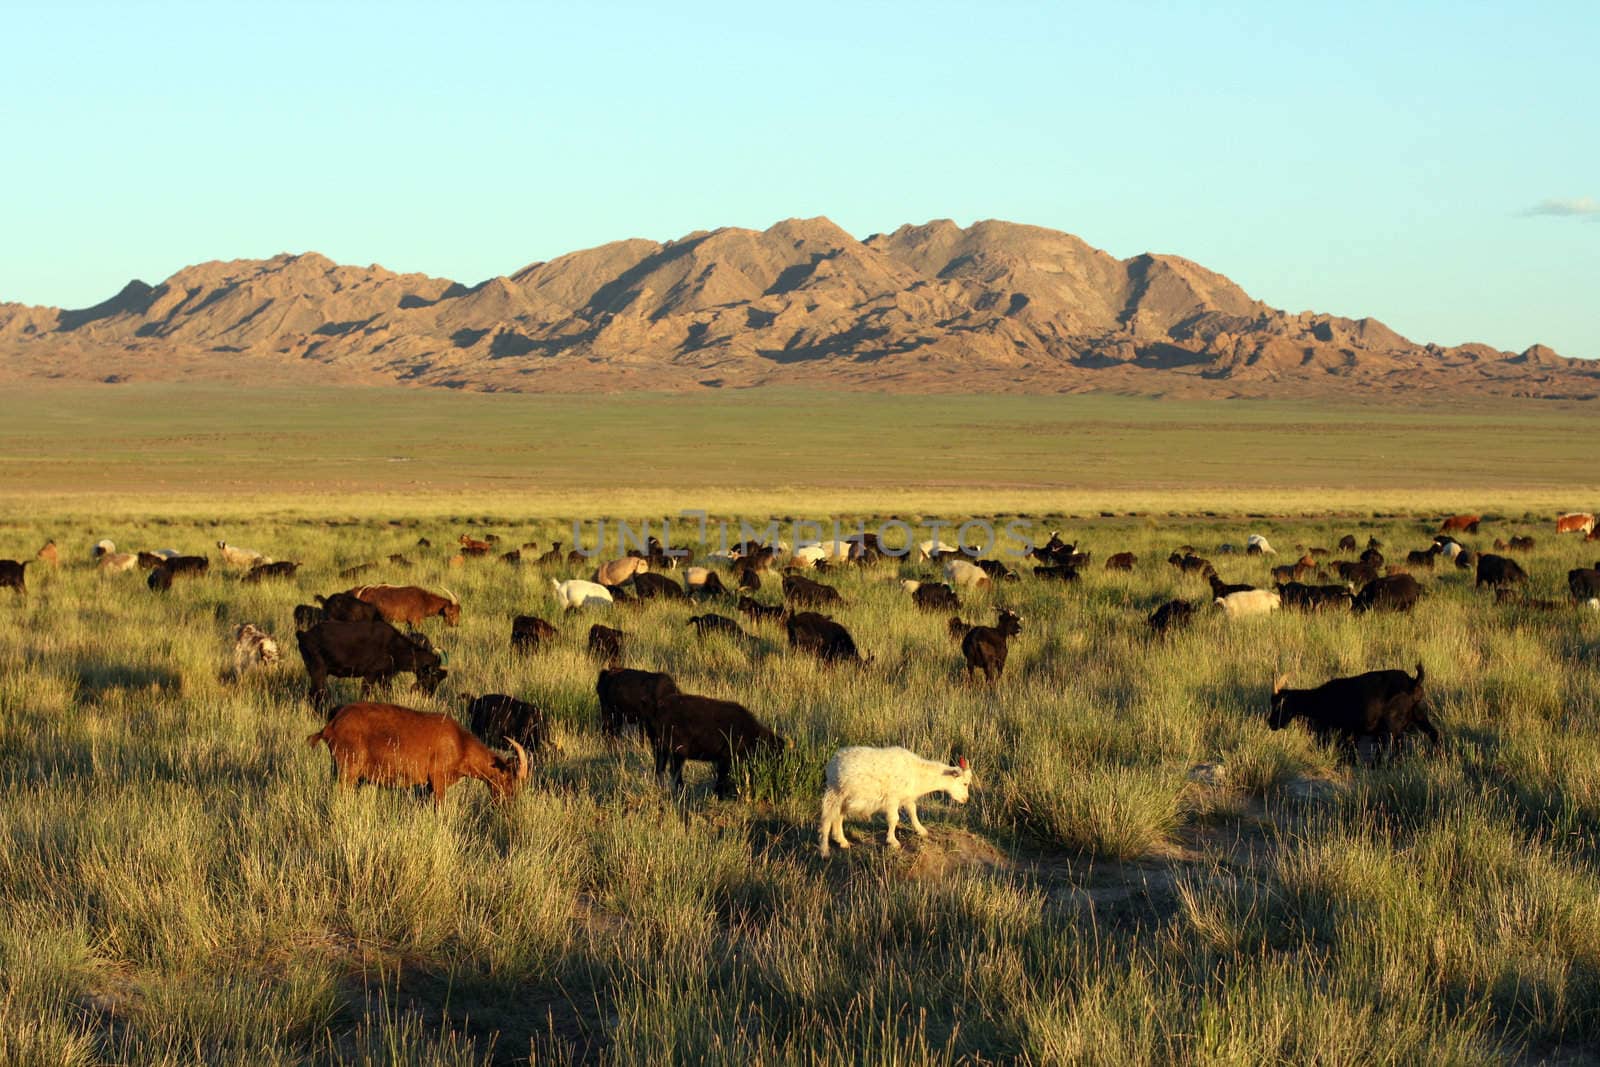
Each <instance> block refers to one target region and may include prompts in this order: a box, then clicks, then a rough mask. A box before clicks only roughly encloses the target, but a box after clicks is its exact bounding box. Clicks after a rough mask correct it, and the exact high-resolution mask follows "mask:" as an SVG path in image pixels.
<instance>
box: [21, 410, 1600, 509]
mask: <svg viewBox="0 0 1600 1067" xmlns="http://www.w3.org/2000/svg"><path fill="white" fill-rule="evenodd" d="M1593 418H1594V416H1593V413H1592V411H1591V408H1590V407H1588V406H1584V405H1561V404H1553V403H1546V402H1536V401H1525V402H1506V403H1499V404H1495V405H1492V406H1484V407H1481V408H1476V409H1470V410H1462V409H1461V407H1460V406H1459V405H1456V406H1453V407H1450V408H1443V407H1430V406H1428V404H1427V403H1426V398H1425V397H1419V398H1417V400H1416V402H1415V403H1413V404H1407V405H1396V406H1392V407H1381V406H1378V407H1374V406H1359V407H1357V406H1342V407H1341V406H1340V405H1338V404H1328V403H1325V402H1317V403H1311V402H1303V403H1293V402H1269V401H1250V402H1240V401H1176V400H1152V399H1148V398H1136V397H1116V396H1051V397H983V396H952V397H911V396H879V395H867V394H854V393H845V394H832V393H818V392H800V391H784V390H761V391H754V392H748V393H730V394H727V395H716V396H711V397H701V396H695V397H661V396H652V395H639V394H629V395H623V396H599V397H583V396H576V397H573V396H526V395H511V394H498V395H497V394H475V393H448V392H441V391H439V390H427V391H422V390H405V389H395V388H387V389H357V388H347V389H333V388H320V389H301V390H288V389H270V388H268V389H258V390H251V391H248V392H247V391H242V390H238V389H235V388H222V387H206V386H194V385H185V386H175V385H115V386H112V385H103V386H60V385H58V386H48V387H40V386H17V387H13V388H11V389H8V390H6V393H5V396H4V397H3V398H0V486H3V487H4V488H3V490H0V499H5V500H8V501H10V502H12V503H13V504H14V505H17V506H25V507H29V508H39V507H44V508H46V509H47V510H49V511H52V512H58V511H78V510H81V507H80V503H79V501H81V497H78V496H77V495H76V494H79V493H82V492H93V493H95V494H97V495H99V496H100V498H101V504H100V507H99V508H98V512H97V513H98V514H99V515H100V516H101V517H102V518H104V517H108V516H110V515H112V514H120V513H126V514H130V515H139V514H149V513H151V512H152V511H156V512H158V513H161V514H169V515H171V514H183V515H210V514H218V513H223V514H229V515H240V516H243V515H260V514H262V513H263V512H266V511H283V512H294V513H301V514H314V515H340V514H372V513H375V512H378V511H380V510H391V509H394V508H396V507H400V508H402V509H405V511H404V513H407V514H414V513H416V511H417V509H418V508H423V507H426V508H428V509H430V513H432V514H438V513H440V511H441V510H443V511H444V512H446V513H448V512H451V511H462V510H466V511H468V512H471V511H480V512H481V511H484V510H485V509H488V510H492V512H493V513H496V514H506V513H510V514H516V515H538V516H553V515H573V514H593V513H596V512H600V511H603V510H604V509H606V508H623V509H624V510H625V511H627V512H629V513H635V514H637V513H641V512H648V513H650V514H661V513H663V512H675V511H676V510H677V509H678V508H680V507H701V508H707V509H712V510H730V509H732V508H733V507H736V506H737V507H750V508H759V509H762V510H768V511H778V512H780V513H781V512H782V511H783V510H785V509H788V508H791V507H793V506H794V504H795V502H796V501H798V500H804V501H806V502H807V504H808V506H810V507H813V508H823V509H826V510H829V511H841V510H844V511H888V510H893V509H908V510H914V509H929V508H933V509H938V508H946V509H949V510H953V511H965V512H968V513H972V512H992V511H1003V510H1008V509H1010V510H1043V509H1046V508H1065V509H1067V510H1073V509H1078V510H1086V511H1088V513H1089V514H1094V513H1095V511H1096V510H1099V509H1107V508H1109V509H1112V510H1115V511H1117V512H1119V513H1121V512H1125V511H1129V510H1139V511H1155V512H1158V513H1165V512H1166V511H1169V510H1172V509H1180V510H1186V511H1199V510H1202V509H1216V508H1218V507H1219V506H1220V507H1221V508H1223V509H1224V510H1227V509H1236V510H1246V509H1248V510H1262V509H1267V510H1271V511H1274V512H1276V513H1313V514H1325V513H1327V511H1328V510H1329V509H1330V508H1334V507H1338V508H1344V509H1353V510H1355V511H1357V512H1363V513H1364V512H1370V511H1371V510H1373V509H1374V508H1379V509H1387V510H1400V509H1405V510H1408V511H1409V510H1411V509H1418V510H1430V509H1439V508H1446V509H1448V508H1454V507H1462V508H1468V509H1479V508H1483V507H1486V506H1489V505H1490V504H1491V503H1492V504H1497V505H1499V506H1507V505H1512V504H1515V505H1517V506H1523V507H1529V508H1537V509H1539V510H1550V509H1554V508H1561V509H1568V508H1572V507H1589V506H1592V505H1593V504H1594V501H1595V498H1596V497H1600V473H1597V472H1596V469H1595V464H1594V458H1593V449H1592V448H1591V447H1589V446H1588V442H1589V441H1590V440H1592V432H1591V429H1590V423H1591V422H1592V421H1593Z"/></svg>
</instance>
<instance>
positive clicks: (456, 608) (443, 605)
mask: <svg viewBox="0 0 1600 1067" xmlns="http://www.w3.org/2000/svg"><path fill="white" fill-rule="evenodd" d="M445 592H447V593H449V592H450V590H448V589H446V590H445ZM350 595H351V596H353V597H355V598H356V599H357V600H363V601H366V602H367V603H368V604H371V605H372V606H373V607H375V608H377V609H378V613H379V614H380V615H382V616H383V618H384V621H385V622H403V623H405V624H406V625H408V626H417V625H419V624H420V623H421V622H422V620H423V619H431V618H433V617H434V616H435V615H438V616H440V617H441V618H443V619H444V621H445V625H446V626H454V625H455V624H456V623H458V622H460V621H461V602H460V601H459V600H457V599H456V598H455V594H453V593H452V594H451V595H450V596H449V597H442V596H440V595H439V594H437V593H430V592H428V591H427V590H426V589H423V588H420V587H418V586H415V585H358V586H356V587H355V588H354V589H352V590H350Z"/></svg>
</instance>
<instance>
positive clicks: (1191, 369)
mask: <svg viewBox="0 0 1600 1067" xmlns="http://www.w3.org/2000/svg"><path fill="white" fill-rule="evenodd" d="M0 379H3V380H9V381H17V380H24V379H32V380H40V379H66V380H79V381H106V382H120V381H130V380H132V381H138V380H147V381H161V380H191V379H192V380H215V381H235V382H241V383H267V382H271V383H277V384H286V383H294V382H352V383H355V382H360V383H405V384H414V385H431V386H447V387H452V388H466V389H482V390H509V391H525V392H567V391H585V392H608V391H620V390H631V389H656V390H667V391H678V390H695V389H707V388H738V387H747V386H757V385H766V384H795V385H799V384H804V385H812V386H822V387H827V388H865V389H881V390H892V391H901V392H1028V393H1050V392H1084V391H1091V390H1098V391H1106V392H1121V393H1140V394H1152V395H1173V396H1196V397H1199V396H1267V395H1270V396H1301V395H1306V396H1326V395H1332V394H1352V393H1355V394H1360V395H1362V396H1369V397H1377V396H1384V395H1388V396H1402V395H1403V396H1408V397H1409V396H1419V395H1420V394H1419V393H1417V392H1413V391H1417V390H1421V391H1427V392H1431V393H1439V394H1441V395H1445V396H1450V395H1481V396H1529V397H1543V398H1550V399H1592V398H1594V397H1596V396H1600V361H1587V360H1575V359H1565V358H1563V357H1561V356H1558V355H1557V354H1556V353H1554V352H1552V351H1550V350H1549V349H1547V348H1545V347H1543V346H1540V345H1535V346H1533V347H1532V348H1529V349H1527V350H1526V351H1523V352H1516V353H1513V352H1502V351H1498V350H1496V349H1494V348H1491V347H1489V346H1486V345H1478V344H1466V345H1458V346H1454V347H1441V346H1439V345H1433V344H1419V343H1416V342H1413V341H1410V340H1408V339H1406V338H1404V337H1402V336H1400V335H1399V334H1397V333H1395V332H1394V331H1393V330H1391V329H1389V328H1388V327H1386V326H1384V325H1383V324H1382V323H1380V322H1377V321H1375V320H1373V319H1346V318H1339V317H1336V316H1332V315H1323V314H1314V313H1311V312H1301V313H1297V314H1296V313H1290V312H1286V311H1280V310H1277V309H1274V308H1271V307H1268V306H1267V305H1265V304H1263V303H1261V302H1260V301H1258V300H1254V299H1252V298H1251V297H1250V295H1249V294H1247V293H1246V292H1244V290H1242V289H1241V288H1240V287H1239V286H1237V285H1235V284H1234V283H1233V282H1231V281H1229V280H1228V279H1227V278H1225V277H1223V276H1222V275H1220V274H1216V273H1214V272H1212V271H1209V270H1207V269H1205V268H1204V267H1202V266H1200V265H1198V264H1196V263H1192V262H1190V261H1189V260H1186V259H1182V258H1179V257H1177V256H1168V255H1152V254H1145V255H1140V256H1134V257H1132V258H1130V259H1117V258H1116V257H1114V256H1111V255H1109V254H1108V253H1106V252H1103V251H1101V250H1099V249H1096V248H1093V247H1091V246H1090V245H1088V244H1086V243H1085V242H1083V241H1081V240H1079V239H1078V238H1076V237H1074V236H1072V235H1070V234H1066V233H1061V232H1059V231H1055V230H1048V229H1043V228H1040V227H1036V226H1026V225H1019V224H1016V223H1010V222H998V221H987V222H979V223H975V224H974V225H972V226H969V227H966V228H964V229H963V228H962V227H959V226H957V225H956V224H955V223H953V222H950V221H948V220H939V221H935V222H930V223H927V224H925V225H921V226H903V227H901V228H900V229H898V230H895V231H894V232H893V233H888V234H874V235H872V236H871V237H868V238H866V239H865V240H857V239H856V238H854V237H852V236H851V235H850V234H848V233H846V232H845V231H844V230H842V229H840V228H839V227H838V226H836V225H834V224H833V223H832V222H830V221H828V220H827V219H821V218H819V219H790V220H787V221H785V222H780V223H778V224H777V225H775V226H773V227H771V228H770V229H768V230H764V231H757V230H746V229H735V228H726V229H719V230H712V231H710V232H699V233H692V234H689V235H688V236H686V237H683V238H680V239H678V240H675V241H670V242H667V243H665V244H661V243H658V242H655V241H649V240H642V239H634V240H626V241H617V242H614V243H611V244H606V245H601V246H600V247H598V248H592V249H587V250H585V251H581V252H573V253H571V254H569V255H564V256H561V257H559V258H557V259H553V260H550V261H549V262H544V263H534V264H532V265H530V266H527V267H524V268H523V269H521V270H519V271H517V272H515V273H513V274H511V275H508V276H503V277H496V278H491V279H489V280H488V281H485V282H481V283H479V284H477V285H474V286H471V287H468V286H466V285H463V284H461V283H459V282H455V281H451V280H449V279H446V278H435V277H430V276H428V275H424V274H396V273H394V272H392V271H389V270H385V269H384V268H382V267H379V266H376V265H374V266H369V267H355V266H341V265H339V264H336V263H334V262H332V261H331V260H329V259H327V258H325V257H323V256H321V255H317V254H315V253H307V254H304V255H289V254H284V255H279V256H274V257H273V258H271V259H267V260H233V261H231V262H211V263H202V264H198V265H196V266H192V267H186V268H184V269H183V270H180V271H178V272H177V273H176V274H174V275H172V277H170V278H168V279H166V280H165V281H163V282H161V283H160V284H159V285H154V286H152V285H148V284H146V283H144V282H141V281H132V282H129V283H128V284H127V285H126V286H125V287H124V288H123V289H122V291H121V292H119V293H117V294H116V295H115V296H113V297H111V298H110V299H109V300H106V301H104V302H103V303H100V304H97V305H95V306H94V307H91V308H84V309H82V310H77V311H64V310H61V309H58V308H46V307H27V306H23V305H19V304H0ZM1402 390H1404V392H1403V393H1402Z"/></svg>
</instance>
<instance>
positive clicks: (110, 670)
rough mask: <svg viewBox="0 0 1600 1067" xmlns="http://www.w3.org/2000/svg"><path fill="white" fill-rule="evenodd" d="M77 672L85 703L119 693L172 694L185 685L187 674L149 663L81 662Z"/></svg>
mask: <svg viewBox="0 0 1600 1067" xmlns="http://www.w3.org/2000/svg"><path fill="white" fill-rule="evenodd" d="M77 673H78V677H77V689H78V700H79V702H80V703H85V704H97V703H100V702H102V701H104V700H106V699H107V698H108V697H110V696H113V695H117V694H127V693H145V694H148V693H160V694H169V693H178V692H180V691H181V690H182V689H183V675H181V674H179V673H178V672H177V671H174V670H169V669H167V668H165V667H151V666H148V665H146V664H131V663H130V664H123V663H96V664H88V665H82V666H79V667H78V672H77Z"/></svg>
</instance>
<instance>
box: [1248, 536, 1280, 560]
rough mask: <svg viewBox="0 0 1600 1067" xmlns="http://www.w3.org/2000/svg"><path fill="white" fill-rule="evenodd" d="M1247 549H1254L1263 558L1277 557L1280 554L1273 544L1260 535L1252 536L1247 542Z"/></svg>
mask: <svg viewBox="0 0 1600 1067" xmlns="http://www.w3.org/2000/svg"><path fill="white" fill-rule="evenodd" d="M1245 547H1246V548H1253V549H1255V550H1256V551H1258V552H1260V553H1261V554H1262V555H1263V556H1276V555H1277V554H1278V550H1277V549H1275V548H1273V547H1272V543H1271V542H1270V541H1268V540H1267V539H1266V538H1265V537H1262V536H1261V535H1260V534H1251V535H1250V538H1249V540H1247V541H1246V542H1245Z"/></svg>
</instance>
